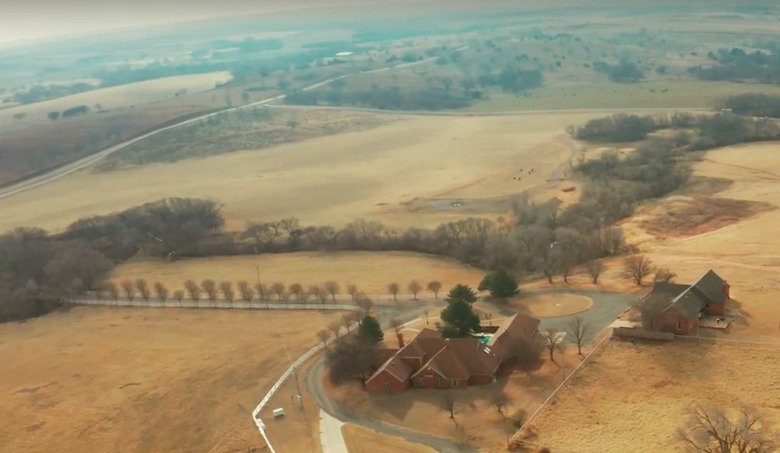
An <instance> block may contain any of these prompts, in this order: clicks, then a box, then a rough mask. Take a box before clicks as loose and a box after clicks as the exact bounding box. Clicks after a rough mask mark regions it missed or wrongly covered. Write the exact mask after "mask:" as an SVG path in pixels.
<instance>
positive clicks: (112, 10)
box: [0, 0, 365, 43]
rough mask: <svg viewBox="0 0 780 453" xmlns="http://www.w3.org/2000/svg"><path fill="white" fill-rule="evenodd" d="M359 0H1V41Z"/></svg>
mask: <svg viewBox="0 0 780 453" xmlns="http://www.w3.org/2000/svg"><path fill="white" fill-rule="evenodd" d="M334 3H337V4H350V3H353V4H354V3H365V1H364V2H356V1H355V0H352V1H349V0H344V1H342V0H319V1H316V0H0V43H2V42H6V43H7V42H9V41H22V40H29V39H37V38H47V37H53V36H59V35H66V34H75V33H86V32H93V31H100V30H110V29H114V28H119V27H138V26H145V25H157V24H165V23H172V22H187V21H193V20H200V19H208V18H213V17H224V16H240V15H246V14H254V13H265V12H277V11H286V10H293V9H301V8H310V7H314V6H326V5H328V4H334Z"/></svg>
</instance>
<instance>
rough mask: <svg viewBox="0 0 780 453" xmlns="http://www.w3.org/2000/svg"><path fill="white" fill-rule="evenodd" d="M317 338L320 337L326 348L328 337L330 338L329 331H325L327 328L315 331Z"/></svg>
mask: <svg viewBox="0 0 780 453" xmlns="http://www.w3.org/2000/svg"><path fill="white" fill-rule="evenodd" d="M317 338H319V339H320V341H321V342H322V345H323V346H325V349H327V348H328V338H330V332H328V331H327V329H322V330H320V331H319V332H317Z"/></svg>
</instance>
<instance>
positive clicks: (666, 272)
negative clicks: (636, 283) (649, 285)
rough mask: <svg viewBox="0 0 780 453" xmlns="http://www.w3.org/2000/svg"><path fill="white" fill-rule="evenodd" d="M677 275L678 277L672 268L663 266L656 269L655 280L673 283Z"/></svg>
mask: <svg viewBox="0 0 780 453" xmlns="http://www.w3.org/2000/svg"><path fill="white" fill-rule="evenodd" d="M675 277H677V274H676V273H674V272H672V270H671V269H669V268H666V267H661V268H659V269H658V270H657V271H655V281H657V282H662V283H671V282H672V280H674V278H675Z"/></svg>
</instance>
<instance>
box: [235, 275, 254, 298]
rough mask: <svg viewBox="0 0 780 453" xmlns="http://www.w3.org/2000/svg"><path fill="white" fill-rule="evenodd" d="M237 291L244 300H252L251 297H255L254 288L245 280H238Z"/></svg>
mask: <svg viewBox="0 0 780 453" xmlns="http://www.w3.org/2000/svg"><path fill="white" fill-rule="evenodd" d="M238 293H239V294H240V295H241V299H242V300H243V301H244V302H252V299H254V298H255V290H254V289H252V286H251V285H250V284H249V282H247V281H246V280H241V281H240V282H238Z"/></svg>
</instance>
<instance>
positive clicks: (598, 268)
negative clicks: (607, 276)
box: [585, 261, 607, 285]
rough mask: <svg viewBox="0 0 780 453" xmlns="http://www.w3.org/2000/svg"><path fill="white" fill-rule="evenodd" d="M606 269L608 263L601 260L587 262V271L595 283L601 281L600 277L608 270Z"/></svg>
mask: <svg viewBox="0 0 780 453" xmlns="http://www.w3.org/2000/svg"><path fill="white" fill-rule="evenodd" d="M606 270H607V265H606V264H604V263H603V262H601V261H590V262H588V263H586V264H585V272H587V273H588V275H589V276H590V281H591V282H593V284H594V285H597V284H598V283H599V277H601V274H603V273H604V272H606Z"/></svg>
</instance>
